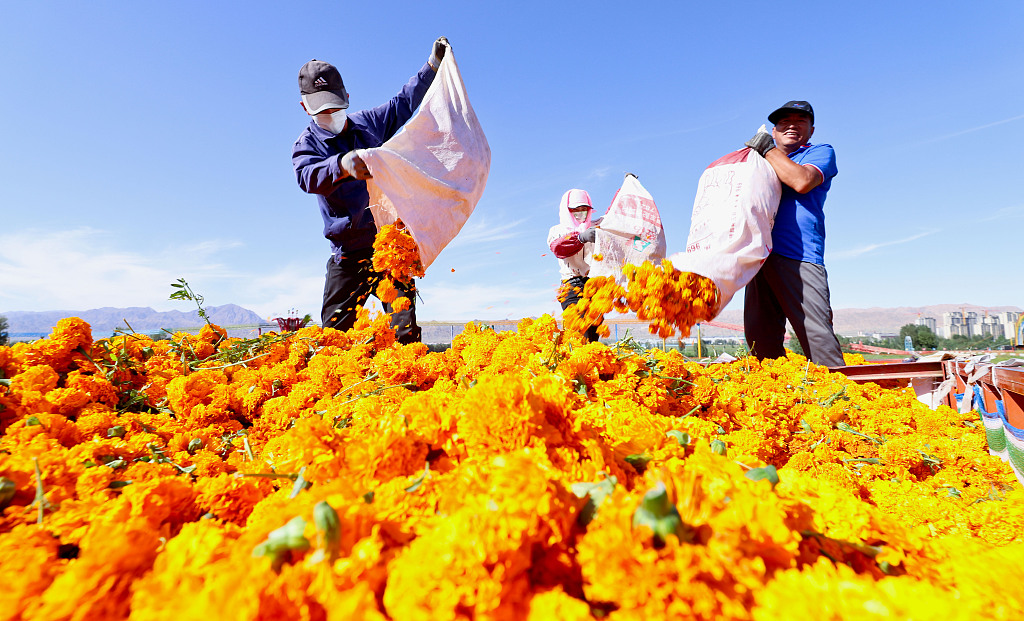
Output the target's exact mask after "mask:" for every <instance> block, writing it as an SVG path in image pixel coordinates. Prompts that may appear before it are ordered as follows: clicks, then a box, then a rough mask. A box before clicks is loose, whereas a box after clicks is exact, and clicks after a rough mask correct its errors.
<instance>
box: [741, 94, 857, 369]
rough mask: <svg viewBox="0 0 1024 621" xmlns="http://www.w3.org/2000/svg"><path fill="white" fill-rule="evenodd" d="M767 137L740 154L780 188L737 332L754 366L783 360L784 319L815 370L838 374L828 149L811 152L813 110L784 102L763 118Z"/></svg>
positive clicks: (815, 147)
mask: <svg viewBox="0 0 1024 621" xmlns="http://www.w3.org/2000/svg"><path fill="white" fill-rule="evenodd" d="M768 121H769V122H770V123H772V124H773V125H774V128H773V129H772V133H771V134H768V133H767V132H758V133H757V134H755V135H754V137H753V138H751V139H750V140H749V141H748V142H747V143H746V146H748V147H750V148H752V149H754V150H755V151H757V152H758V153H760V154H761V155H762V156H763V157H764V158H765V159H766V160H767V161H768V163H769V164H771V166H772V168H773V169H774V170H775V173H776V174H777V175H778V176H779V181H781V182H782V200H781V201H780V202H779V211H778V214H777V215H776V216H775V225H774V227H773V228H772V252H771V254H770V255H768V259H767V260H766V261H765V262H764V265H763V266H761V270H760V271H759V272H758V273H757V276H755V277H754V279H753V280H752V281H750V284H748V285H747V288H746V291H745V299H744V307H743V327H744V330H745V331H746V338H747V344H748V346H749V347H750V351H751V353H753V354H754V355H755V356H757V357H758V358H778V357H781V356H784V355H785V353H786V352H785V347H784V345H783V340H784V338H785V335H786V319H789V323H790V324H792V326H793V330H794V331H795V332H796V336H797V338H798V339H799V340H800V345H801V346H802V347H803V350H804V353H805V354H806V355H807V357H808V358H809V359H810V360H811V361H812V362H814V363H815V364H820V365H824V366H827V367H838V366H843V364H844V363H843V353H842V351H841V350H840V348H839V340H838V339H837V338H836V335H835V331H834V330H833V328H832V305H831V302H830V301H829V291H828V274H827V273H826V272H825V210H824V207H825V196H826V195H827V194H828V191H829V188H831V187H832V178H833V177H835V176H836V173H837V172H838V170H837V169H836V153H835V150H833V149H832V145H828V144H811V143H810V139H811V135H812V134H813V133H814V109H813V108H811V104H809V103H807V102H806V101H790V102H787V103H786V104H785V105H783V106H782V107H781V108H779V109H777V110H775V111H774V112H772V113H771V114H769V115H768Z"/></svg>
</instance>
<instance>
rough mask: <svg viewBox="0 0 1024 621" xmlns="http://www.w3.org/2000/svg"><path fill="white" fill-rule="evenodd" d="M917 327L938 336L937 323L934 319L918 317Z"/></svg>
mask: <svg viewBox="0 0 1024 621" xmlns="http://www.w3.org/2000/svg"><path fill="white" fill-rule="evenodd" d="M917 325H919V326H924V327H926V328H928V329H929V330H931V331H932V332H933V333H934V334H938V332H936V325H937V322H936V321H935V317H918V318H917Z"/></svg>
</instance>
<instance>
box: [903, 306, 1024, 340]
mask: <svg viewBox="0 0 1024 621" xmlns="http://www.w3.org/2000/svg"><path fill="white" fill-rule="evenodd" d="M1019 317H1020V313H1015V312H1013V311H1004V312H1001V313H992V314H991V315H990V314H988V313H984V315H979V314H978V313H977V312H975V311H969V312H964V311H959V312H954V313H942V324H941V325H939V326H938V327H937V329H932V331H933V332H935V333H936V334H938V335H939V336H941V337H942V338H947V339H949V338H953V337H954V336H965V337H967V338H973V337H976V336H988V337H991V338H1008V339H1012V338H1013V330H1014V326H1015V324H1016V322H1017V319H1018V318H1019ZM922 319H923V320H928V319H931V318H930V317H922V318H920V319H918V323H921V321H922ZM932 321H934V320H932ZM924 325H927V324H924Z"/></svg>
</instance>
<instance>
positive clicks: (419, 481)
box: [405, 462, 430, 493]
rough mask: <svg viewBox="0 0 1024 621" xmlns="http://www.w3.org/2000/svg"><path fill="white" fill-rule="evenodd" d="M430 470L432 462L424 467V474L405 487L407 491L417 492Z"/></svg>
mask: <svg viewBox="0 0 1024 621" xmlns="http://www.w3.org/2000/svg"><path fill="white" fill-rule="evenodd" d="M429 472H430V462H427V466H426V468H424V469H423V474H421V475H420V476H418V477H416V480H415V481H413V482H412V485H410V486H409V487H407V488H405V491H406V492H410V493H411V492H415V491H416V490H418V489H419V488H420V485H423V481H425V480H426V479H427V473H429Z"/></svg>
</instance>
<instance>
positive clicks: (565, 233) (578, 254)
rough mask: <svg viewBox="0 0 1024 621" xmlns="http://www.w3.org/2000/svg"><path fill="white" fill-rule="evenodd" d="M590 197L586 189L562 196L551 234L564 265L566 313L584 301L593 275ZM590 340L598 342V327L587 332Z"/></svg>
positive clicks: (562, 298) (562, 296) (595, 222)
mask: <svg viewBox="0 0 1024 621" xmlns="http://www.w3.org/2000/svg"><path fill="white" fill-rule="evenodd" d="M593 216H594V209H593V205H592V203H591V201H590V195H589V194H587V192H586V191H585V190H578V189H572V190H569V191H568V192H566V193H565V194H563V195H562V200H561V201H560V202H559V203H558V224H557V225H555V226H553V227H551V230H550V231H549V232H548V246H549V247H550V248H551V252H553V253H555V256H556V257H557V258H558V263H559V265H560V268H561V269H560V272H561V275H562V286H561V287H560V289H559V292H558V301H559V302H561V304H562V310H565V309H567V308H569V307H570V306H572V305H573V304H575V303H576V302H578V301H579V299H580V293H581V292H582V291H583V285H585V284H587V278H588V277H589V275H590V258H591V255H592V254H593V253H594V239H595V236H596V231H597V229H596V227H597V225H598V224H599V223H600V218H598V219H597V220H594V218H593ZM585 336H586V338H587V340H589V341H591V342H594V341H596V340H597V339H598V336H597V326H591V327H590V328H588V329H587V331H586V333H585Z"/></svg>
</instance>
